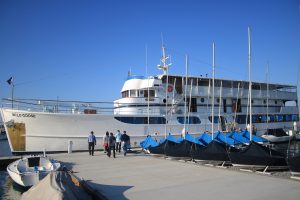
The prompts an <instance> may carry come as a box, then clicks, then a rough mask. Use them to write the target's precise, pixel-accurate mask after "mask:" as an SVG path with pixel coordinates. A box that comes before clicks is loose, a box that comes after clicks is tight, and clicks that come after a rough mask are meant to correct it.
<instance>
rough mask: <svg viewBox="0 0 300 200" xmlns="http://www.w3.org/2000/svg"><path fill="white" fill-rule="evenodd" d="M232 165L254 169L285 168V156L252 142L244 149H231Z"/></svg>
mask: <svg viewBox="0 0 300 200" xmlns="http://www.w3.org/2000/svg"><path fill="white" fill-rule="evenodd" d="M229 157H230V160H231V163H232V164H233V165H235V166H249V167H253V168H265V167H267V166H268V167H284V166H286V161H285V158H284V155H283V154H282V153H280V152H277V151H275V150H273V149H270V148H269V147H266V146H263V145H261V144H258V143H256V142H250V144H249V145H248V146H246V147H245V148H244V149H240V150H238V149H235V148H231V150H230V152H229Z"/></svg>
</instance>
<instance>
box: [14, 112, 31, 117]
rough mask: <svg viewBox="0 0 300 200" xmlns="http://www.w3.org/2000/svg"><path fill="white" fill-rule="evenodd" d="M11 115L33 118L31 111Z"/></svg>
mask: <svg viewBox="0 0 300 200" xmlns="http://www.w3.org/2000/svg"><path fill="white" fill-rule="evenodd" d="M12 116H14V117H32V118H35V114H32V113H13V114H12Z"/></svg>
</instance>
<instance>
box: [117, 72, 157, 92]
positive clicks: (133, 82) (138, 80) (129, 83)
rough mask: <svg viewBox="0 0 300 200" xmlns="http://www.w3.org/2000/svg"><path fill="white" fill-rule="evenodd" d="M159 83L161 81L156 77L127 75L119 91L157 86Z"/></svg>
mask: <svg viewBox="0 0 300 200" xmlns="http://www.w3.org/2000/svg"><path fill="white" fill-rule="evenodd" d="M161 84H162V81H161V80H160V79H158V78H156V77H148V78H147V77H144V76H128V78H127V80H126V81H125V83H124V85H123V88H122V90H121V92H122V94H123V92H126V91H130V90H141V89H148V88H153V87H159V86H161ZM122 96H123V95H122Z"/></svg>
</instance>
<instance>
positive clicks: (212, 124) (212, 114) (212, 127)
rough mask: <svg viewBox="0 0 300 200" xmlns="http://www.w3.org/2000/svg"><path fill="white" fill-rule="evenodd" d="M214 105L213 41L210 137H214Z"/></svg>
mask: <svg viewBox="0 0 300 200" xmlns="http://www.w3.org/2000/svg"><path fill="white" fill-rule="evenodd" d="M214 107H215V43H214V42H213V60H212V99H211V137H212V140H213V139H214V122H215V117H214Z"/></svg>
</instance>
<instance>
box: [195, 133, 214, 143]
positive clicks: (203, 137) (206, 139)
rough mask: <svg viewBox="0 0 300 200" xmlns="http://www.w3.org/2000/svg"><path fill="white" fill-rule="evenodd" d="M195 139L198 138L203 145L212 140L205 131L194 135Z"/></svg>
mask: <svg viewBox="0 0 300 200" xmlns="http://www.w3.org/2000/svg"><path fill="white" fill-rule="evenodd" d="M196 140H199V141H200V142H201V143H203V144H204V145H208V144H209V143H210V142H211V141H212V139H211V134H210V133H207V132H205V133H202V134H201V135H200V136H198V137H196Z"/></svg>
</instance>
